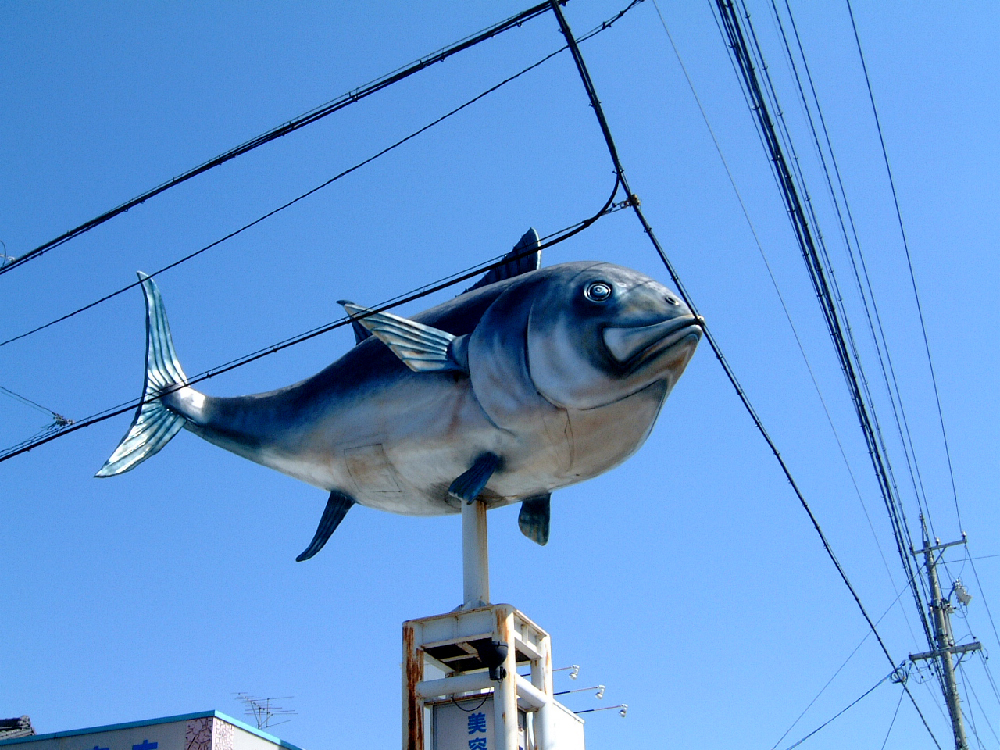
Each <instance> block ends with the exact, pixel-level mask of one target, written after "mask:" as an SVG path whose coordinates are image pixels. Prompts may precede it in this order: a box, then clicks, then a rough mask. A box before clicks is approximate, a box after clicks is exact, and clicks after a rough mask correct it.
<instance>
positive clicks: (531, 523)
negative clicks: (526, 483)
mask: <svg viewBox="0 0 1000 750" xmlns="http://www.w3.org/2000/svg"><path fill="white" fill-rule="evenodd" d="M551 499H552V493H550V492H547V493H545V494H544V495H538V496H536V497H529V498H528V499H527V500H524V501H523V502H522V503H521V512H520V513H519V514H518V515H517V525H518V527H520V529H521V533H522V534H524V535H525V536H526V537H528V539H530V540H531V541H533V542H535V543H536V544H540V545H541V546H543V547H544V546H545V545H546V544H548V541H549V518H550V517H551V509H550V506H551V503H550V501H551Z"/></svg>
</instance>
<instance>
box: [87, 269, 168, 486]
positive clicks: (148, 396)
mask: <svg viewBox="0 0 1000 750" xmlns="http://www.w3.org/2000/svg"><path fill="white" fill-rule="evenodd" d="M138 275H139V280H140V281H141V282H142V294H143V296H144V297H145V298H146V385H145V388H144V389H143V392H142V403H141V404H140V405H139V408H138V410H137V411H136V413H135V418H134V419H133V420H132V425H131V426H130V427H129V429H128V432H126V433H125V437H123V438H122V441H121V442H120V443H119V444H118V447H117V448H115V452H114V453H112V454H111V458H109V459H108V460H107V461H106V462H105V464H104V466H102V467H101V470H100V471H98V472H97V474H96V476H98V477H113V476H115V475H117V474H123V473H124V472H126V471H129V470H130V469H134V468H135V467H136V466H138V465H139V464H140V463H142V462H143V461H145V460H146V459H147V458H149V457H150V456H152V455H154V454H156V453H158V452H159V451H160V449H161V448H163V446H165V445H166V444H167V443H168V442H170V439H171V438H172V437H173V436H174V435H176V434H177V433H178V432H179V431H180V429H181V428H182V427H183V426H184V417H183V416H182V415H180V414H178V413H177V412H174V411H171V410H170V409H169V408H167V406H166V405H165V404H164V403H163V401H162V399H161V396H162V395H163V394H164V392H165V391H167V390H170V389H175V388H176V387H177V386H182V385H186V384H187V376H186V375H185V374H184V371H183V370H182V369H181V363H180V362H179V361H178V360H177V354H176V353H175V352H174V342H173V339H172V338H171V336H170V324H169V323H168V322H167V312H166V310H165V309H164V307H163V299H162V298H161V297H160V290H159V289H158V288H157V286H156V282H154V281H153V279H152V278H150V277H149V276H147V275H146V274H144V273H143V272H142V271H140V272H139V274H138Z"/></svg>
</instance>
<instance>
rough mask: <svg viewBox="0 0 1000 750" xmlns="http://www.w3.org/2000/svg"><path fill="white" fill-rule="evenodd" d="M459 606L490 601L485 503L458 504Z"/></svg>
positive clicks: (468, 606) (476, 605)
mask: <svg viewBox="0 0 1000 750" xmlns="http://www.w3.org/2000/svg"><path fill="white" fill-rule="evenodd" d="M462 588H463V590H464V597H463V598H464V601H463V603H462V609H475V608H476V607H481V606H483V605H484V604H489V603H490V562H489V547H488V544H487V538H486V503H484V502H483V501H482V500H476V501H475V502H472V503H463V504H462Z"/></svg>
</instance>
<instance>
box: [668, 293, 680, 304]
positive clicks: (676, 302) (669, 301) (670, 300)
mask: <svg viewBox="0 0 1000 750" xmlns="http://www.w3.org/2000/svg"><path fill="white" fill-rule="evenodd" d="M667 304H668V305H679V304H680V301H679V300H678V299H677V298H676V297H670V296H669V295H668V296H667Z"/></svg>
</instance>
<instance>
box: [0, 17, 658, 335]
mask: <svg viewBox="0 0 1000 750" xmlns="http://www.w3.org/2000/svg"><path fill="white" fill-rule="evenodd" d="M639 2H642V0H632V2H631V3H630V4H629V5H627V6H626V7H625V8H623V9H622V10H621V11H619V12H618V13H616V14H615V15H614V16H611V17H610V18H608V19H607V20H605V21H604V22H603V23H601V24H600V25H598V26H596V27H594V28H593V29H591V30H590V31H588V32H587V33H586V34H584V35H583V36H581V37H580V38H579V40H578V41H580V42H586V41H588V40H589V39H591V38H593V37H595V36H597V35H598V34H600V33H601V32H602V31H606V30H607V29H610V28H611V27H612V26H613V25H614V24H615V23H616V22H617V21H618V20H619V19H621V18H622V16H624V15H625V14H626V13H628V12H629V11H630V10H631V9H632V8H634V7H635V6H636V5H637V4H638V3H639ZM566 49H567V47H566V46H563V47H560V48H559V49H557V50H555V51H554V52H551V53H549V54H548V55H546V56H545V57H543V58H541V59H540V60H538V61H536V62H534V63H532V64H531V65H529V66H528V67H526V68H524V69H522V70H521V71H519V72H518V73H515V74H514V75H511V76H508V77H507V78H505V79H503V80H502V81H500V82H499V83H497V84H495V85H493V86H491V87H490V88H488V89H486V90H485V91H483V92H482V93H481V94H479V95H477V96H474V97H473V98H472V99H469V100H468V101H466V102H465V103H463V104H461V105H459V106H458V107H455V108H454V109H452V110H450V111H449V112H447V113H445V114H443V115H441V116H440V117H438V118H437V119H436V120H433V121H431V122H429V123H428V124H426V125H424V126H423V127H421V128H419V129H417V130H415V131H413V132H412V133H410V134H409V135H407V136H405V137H403V138H401V139H399V140H398V141H396V142H395V143H393V144H392V145H390V146H386V147H385V148H383V149H382V150H381V151H379V152H378V153H376V154H374V155H372V156H369V157H368V158H367V159H364V160H362V161H360V162H358V163H357V164H355V165H354V166H352V167H349V168H347V169H345V170H343V171H342V172H340V173H338V174H336V175H334V176H333V177H331V178H330V179H328V180H326V181H325V182H323V183H321V184H319V185H317V186H316V187H314V188H312V189H310V190H307V191H306V192H305V193H302V194H301V195H299V196H298V197H296V198H293V199H292V200H290V201H287V202H286V203H283V204H282V205H280V206H278V207H277V208H274V209H272V210H271V211H268V212H267V213H265V214H263V215H262V216H259V217H258V218H256V219H254V220H253V221H251V222H249V223H247V224H244V225H243V226H241V227H239V228H238V229H235V230H233V231H232V232H229V233H228V234H226V235H224V236H223V237H220V238H219V239H217V240H215V241H214V242H210V243H209V244H207V245H205V246H204V247H201V248H199V249H198V250H195V251H193V252H191V253H188V254H187V255H185V256H183V257H181V258H179V259H178V260H175V261H174V262H172V263H168V264H167V265H165V266H163V267H162V268H160V269H158V270H156V271H153V272H152V273H151V274H149V276H150V277H155V276H159V275H160V274H162V273H164V272H166V271H169V270H170V269H172V268H176V267H177V266H179V265H181V264H182V263H186V262H187V261H189V260H191V259H193V258H196V257H198V256H199V255H201V254H202V253H204V252H207V251H208V250H211V249H212V248H214V247H216V246H218V245H221V244H222V243H223V242H226V241H227V240H230V239H232V238H233V237H236V236H237V235H239V234H242V233H243V232H245V231H247V230H248V229H251V228H252V227H254V226H256V225H258V224H260V223H261V222H263V221H265V220H267V219H269V218H271V217H272V216H274V215H275V214H277V213H280V212H281V211H284V210H285V209H286V208H290V207H291V206H293V205H295V204H296V203H298V202H299V201H301V200H303V199H305V198H308V197H309V196H310V195H312V194H313V193H316V192H319V191H320V190H322V189H323V188H325V187H327V186H329V185H332V184H333V183H334V182H337V181H338V180H340V179H342V178H344V177H346V176H348V175H349V174H351V173H353V172H356V171H357V170H359V169H361V168H362V167H364V166H367V165H368V164H370V163H372V162H373V161H375V160H376V159H378V158H380V157H382V156H385V155H386V154H388V153H389V152H390V151H393V150H395V149H396V148H398V147H399V146H402V145H403V144H404V143H406V142H408V141H410V140H412V139H413V138H416V137H417V136H418V135H421V134H422V133H424V132H426V131H428V130H430V129H431V128H433V127H434V126H436V125H439V124H440V123H442V122H444V121H445V120H447V119H448V118H450V117H452V116H453V115H456V114H458V113H459V112H461V111H462V110H464V109H465V108H467V107H469V106H471V105H473V104H475V103H476V102H478V101H479V100H481V99H483V98H484V97H486V96H488V95H490V94H492V93H493V92H495V91H497V90H498V89H500V88H502V87H503V86H506V85H507V84H508V83H510V82H512V81H514V80H516V79H518V78H520V77H521V76H523V75H525V74H527V73H529V72H531V71H532V70H534V69H535V68H538V67H539V66H541V65H543V64H544V63H546V62H548V61H549V60H551V59H552V58H553V57H555V56H556V55H558V54H560V53H561V52H563V51H564V50H566ZM141 283H142V282H140V281H134V282H131V283H129V284H126V285H125V286H123V287H121V288H119V289H117V290H115V291H113V292H110V293H109V294H106V295H104V296H103V297H100V298H99V299H96V300H94V301H93V302H90V303H88V304H86V305H83V306H82V307H78V308H76V309H75V310H73V311H72V312H69V313H66V314H65V315H62V316H60V317H58V318H55V319H53V320H50V321H49V322H48V323H44V324H42V325H40V326H36V327H35V328H32V329H30V330H28V331H25V332H24V333H21V334H18V335H17V336H12V337H11V338H8V339H6V340H4V341H0V347H4V346H7V345H8V344H12V343H14V342H15V341H19V340H21V339H23V338H27V337H28V336H31V335H33V334H36V333H39V332H40V331H44V330H45V329H46V328H50V327H52V326H54V325H56V324H58V323H62V322H63V321H65V320H69V319H70V318H72V317H75V316H76V315H79V314H80V313H82V312H86V311H87V310H90V309H91V308H94V307H97V306H98V305H100V304H103V303H104V302H108V301H109V300H112V299H114V298H115V297H117V296H119V295H121V294H123V293H124V292H127V291H128V290H129V289H133V288H134V287H137V286H139V284H141Z"/></svg>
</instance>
